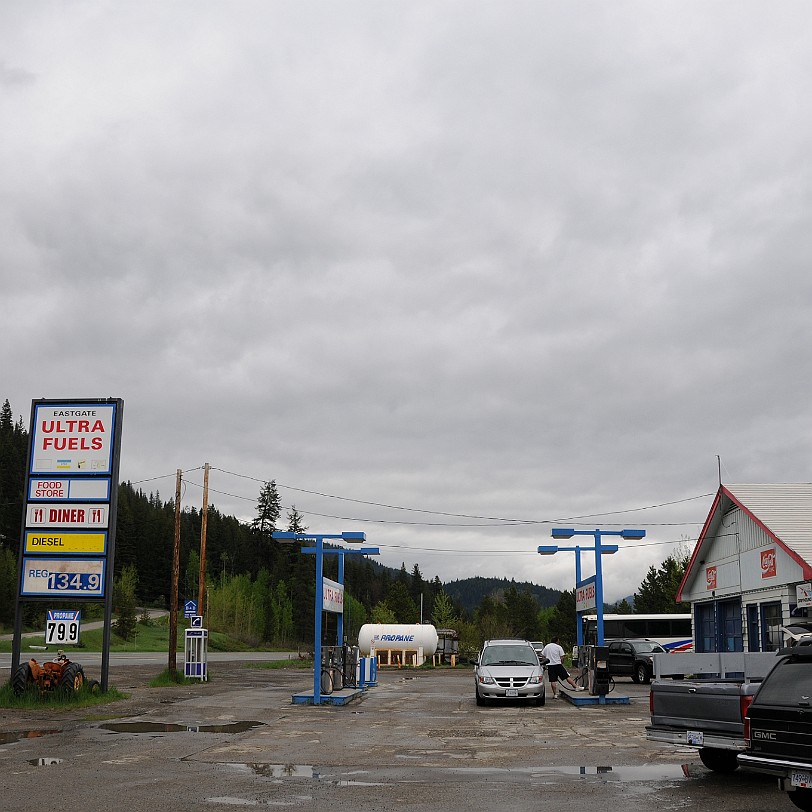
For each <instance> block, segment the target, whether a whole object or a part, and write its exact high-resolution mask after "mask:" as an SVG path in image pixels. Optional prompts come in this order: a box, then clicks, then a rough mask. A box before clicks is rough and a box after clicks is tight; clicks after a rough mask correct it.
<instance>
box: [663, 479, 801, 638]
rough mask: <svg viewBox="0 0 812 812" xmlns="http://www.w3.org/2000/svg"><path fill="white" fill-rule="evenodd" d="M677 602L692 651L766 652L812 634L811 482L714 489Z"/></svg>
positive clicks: (723, 486) (726, 486)
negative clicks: (685, 615)
mask: <svg viewBox="0 0 812 812" xmlns="http://www.w3.org/2000/svg"><path fill="white" fill-rule="evenodd" d="M677 600H678V601H687V602H690V603H691V604H692V609H693V622H694V645H695V648H696V651H745V650H747V651H774V650H775V649H776V648H779V647H781V646H782V645H784V643H785V642H786V639H785V638H786V636H787V635H786V633H785V632H784V631H782V629H784V628H786V627H789V626H793V625H799V624H800V625H805V626H808V627H810V628H812V483H800V484H786V485H775V484H774V485H720V486H719V491H718V492H717V494H716V498H715V499H714V502H713V505H712V507H711V509H710V513H709V514H708V517H707V519H706V520H705V524H704V526H703V528H702V533H701V534H700V536H699V541H698V543H697V545H696V548H695V549H694V553H693V555H692V557H691V560H690V562H689V564H688V567H687V569H686V571H685V576H684V578H683V580H682V583H681V584H680V588H679V591H678V592H677Z"/></svg>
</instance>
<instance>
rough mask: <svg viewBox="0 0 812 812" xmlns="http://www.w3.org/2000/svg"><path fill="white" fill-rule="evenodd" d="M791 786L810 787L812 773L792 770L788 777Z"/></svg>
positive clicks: (811, 785) (811, 784) (811, 786)
mask: <svg viewBox="0 0 812 812" xmlns="http://www.w3.org/2000/svg"><path fill="white" fill-rule="evenodd" d="M789 782H790V784H791V785H792V786H793V787H801V788H802V789H810V788H812V774H810V773H799V772H793V773H792V775H791V776H790V779H789Z"/></svg>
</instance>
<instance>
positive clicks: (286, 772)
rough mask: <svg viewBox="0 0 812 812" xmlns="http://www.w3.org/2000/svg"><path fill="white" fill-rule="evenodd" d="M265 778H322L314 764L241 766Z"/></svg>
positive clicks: (240, 765)
mask: <svg viewBox="0 0 812 812" xmlns="http://www.w3.org/2000/svg"><path fill="white" fill-rule="evenodd" d="M237 766H238V767H241V768H243V769H248V770H250V771H251V772H252V773H254V774H255V775H261V776H262V777H263V778H321V775H320V774H319V773H318V772H317V771H316V770H314V769H313V765H312V764H239V765H237Z"/></svg>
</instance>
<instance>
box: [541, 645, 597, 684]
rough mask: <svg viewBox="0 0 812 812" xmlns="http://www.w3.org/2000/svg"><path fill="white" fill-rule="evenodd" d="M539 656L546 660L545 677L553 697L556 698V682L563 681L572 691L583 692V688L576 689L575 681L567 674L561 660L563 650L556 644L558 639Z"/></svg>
mask: <svg viewBox="0 0 812 812" xmlns="http://www.w3.org/2000/svg"><path fill="white" fill-rule="evenodd" d="M541 656H542V657H546V658H547V676H548V678H549V680H550V688H552V691H553V697H557V696H558V681H559V680H564V681H566V682H568V683H569V684H570V686H571V688H572V690H573V691H585V690H586V689H585V688H583V687H580V688H579V687H578V686H577V685H576V684H575V680H573V678H572V677H571V676H570V675H569V672H568V671H567V669H566V668H565V667H564V665H563V663H562V662H561V660H562V659H563V658H564V649H563V648H561V646H560V645H559V644H558V638H557V637H554V638H553V639H552V640H551V641H550V642H549V643H547V645H546V646H545V647H544V648H543V649H542V650H541Z"/></svg>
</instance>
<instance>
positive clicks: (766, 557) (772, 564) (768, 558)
mask: <svg viewBox="0 0 812 812" xmlns="http://www.w3.org/2000/svg"><path fill="white" fill-rule="evenodd" d="M777 574H778V559H777V557H776V555H775V547H770V548H769V549H767V550H762V551H761V577H762V578H773V577H774V576H776V575H777Z"/></svg>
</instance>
